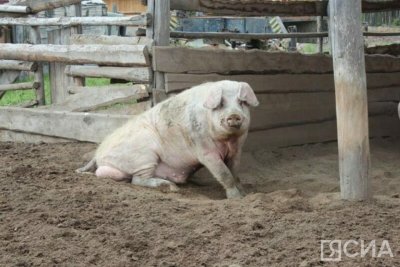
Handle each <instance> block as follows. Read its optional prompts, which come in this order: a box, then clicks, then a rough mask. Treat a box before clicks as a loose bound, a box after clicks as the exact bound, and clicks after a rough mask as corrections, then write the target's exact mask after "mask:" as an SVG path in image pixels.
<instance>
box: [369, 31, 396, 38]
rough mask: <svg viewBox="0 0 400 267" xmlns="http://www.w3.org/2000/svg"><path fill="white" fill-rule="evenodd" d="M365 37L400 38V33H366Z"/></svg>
mask: <svg viewBox="0 0 400 267" xmlns="http://www.w3.org/2000/svg"><path fill="white" fill-rule="evenodd" d="M363 35H364V36H375V37H384V36H400V32H364V33H363Z"/></svg>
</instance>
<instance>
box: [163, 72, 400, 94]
mask: <svg viewBox="0 0 400 267" xmlns="http://www.w3.org/2000/svg"><path fill="white" fill-rule="evenodd" d="M165 77H166V84H165V89H166V91H167V93H171V92H176V91H181V90H184V89H188V88H191V87H193V86H195V85H199V84H202V83H205V82H215V81H221V80H233V81H241V82H247V83H249V84H250V85H251V87H252V88H253V90H254V91H255V92H256V93H301V92H325V91H334V82H333V74H270V75H268V74H264V75H250V74H249V75H218V74H176V73H167V74H166V75H165ZM367 85H368V88H369V89H374V88H384V87H393V86H397V87H400V73H399V72H394V73H368V75H367Z"/></svg>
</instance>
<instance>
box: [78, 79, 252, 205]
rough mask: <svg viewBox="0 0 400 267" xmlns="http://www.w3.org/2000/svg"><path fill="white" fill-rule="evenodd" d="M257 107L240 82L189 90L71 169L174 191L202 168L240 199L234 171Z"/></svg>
mask: <svg viewBox="0 0 400 267" xmlns="http://www.w3.org/2000/svg"><path fill="white" fill-rule="evenodd" d="M258 104H259V102H258V100H257V97H256V95H255V94H254V92H253V90H252V88H251V87H250V86H249V84H247V83H245V82H236V81H228V80H224V81H218V82H209V83H204V84H201V85H198V86H195V87H192V88H191V89H188V90H186V91H184V92H182V93H180V94H178V95H176V96H173V97H171V98H169V99H167V100H165V101H163V102H161V103H159V104H157V105H156V106H154V107H153V108H151V109H149V110H148V111H146V112H144V113H142V114H140V115H138V116H136V117H134V118H132V119H131V120H129V121H128V122H127V123H126V124H125V125H123V126H122V127H120V128H119V129H117V130H115V131H114V132H113V133H112V134H111V135H109V136H108V137H106V138H105V139H104V141H103V142H102V143H101V144H100V145H99V147H98V149H97V150H96V153H95V156H94V158H93V159H92V160H91V161H90V162H89V163H88V164H87V165H86V166H85V167H83V168H81V169H78V170H77V171H78V172H87V171H92V172H95V174H96V176H97V177H109V178H112V179H114V180H117V181H122V180H128V181H130V182H131V183H132V184H134V185H140V186H145V187H166V188H168V189H169V190H171V191H177V190H178V187H177V185H176V184H181V183H185V182H186V180H187V178H188V177H189V176H190V175H191V174H193V173H194V172H195V171H197V170H198V169H199V168H201V167H206V168H207V169H208V170H209V171H210V173H211V174H212V175H213V177H214V178H215V179H216V180H217V181H218V182H219V183H220V184H221V185H222V186H223V187H224V189H225V190H226V196H227V197H228V198H240V197H243V196H244V195H245V193H244V191H243V188H242V186H241V184H240V180H239V179H238V178H237V176H236V171H237V168H238V165H239V161H240V156H241V152H242V146H243V143H244V142H245V140H246V137H247V134H248V129H249V125H250V112H249V107H255V106H257V105H258Z"/></svg>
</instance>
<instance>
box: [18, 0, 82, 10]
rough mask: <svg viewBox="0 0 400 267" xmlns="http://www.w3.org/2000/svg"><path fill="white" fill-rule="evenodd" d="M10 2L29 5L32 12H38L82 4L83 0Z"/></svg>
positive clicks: (23, 0) (26, 0) (20, 0)
mask: <svg viewBox="0 0 400 267" xmlns="http://www.w3.org/2000/svg"><path fill="white" fill-rule="evenodd" d="M10 3H11V4H12V5H16V6H28V7H29V8H30V12H31V13H38V12H40V11H44V10H50V9H55V8H58V7H63V6H69V5H75V4H80V3H81V0H18V1H10Z"/></svg>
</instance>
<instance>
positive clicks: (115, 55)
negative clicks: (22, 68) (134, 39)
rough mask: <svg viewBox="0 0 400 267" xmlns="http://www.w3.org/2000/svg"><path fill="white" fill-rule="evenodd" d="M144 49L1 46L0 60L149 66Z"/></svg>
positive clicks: (92, 46) (119, 46) (111, 46)
mask: <svg viewBox="0 0 400 267" xmlns="http://www.w3.org/2000/svg"><path fill="white" fill-rule="evenodd" d="M145 50H146V46H144V45H29V44H0V59H14V60H23V61H49V62H64V63H69V64H99V65H114V66H147V64H148V63H147V59H146V56H145V53H146V52H145Z"/></svg>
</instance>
